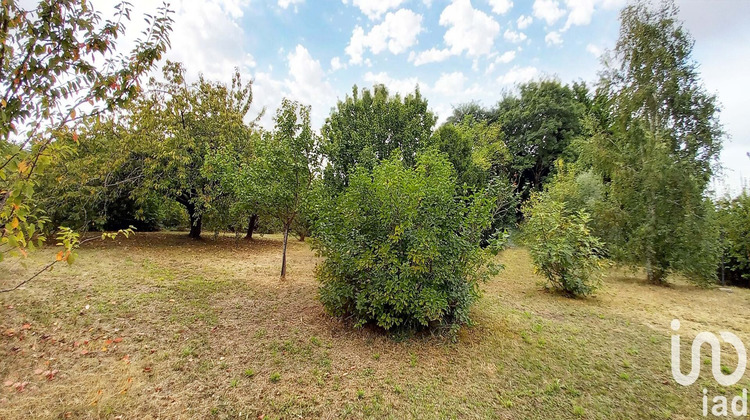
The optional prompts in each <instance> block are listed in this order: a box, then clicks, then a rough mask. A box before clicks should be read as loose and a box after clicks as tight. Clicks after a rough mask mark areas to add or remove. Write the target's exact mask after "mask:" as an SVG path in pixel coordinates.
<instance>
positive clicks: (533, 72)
mask: <svg viewBox="0 0 750 420" xmlns="http://www.w3.org/2000/svg"><path fill="white" fill-rule="evenodd" d="M537 76H539V70H538V69H537V68H536V67H519V66H515V67H513V68H512V69H510V70H509V71H508V72H507V73H505V74H504V75H502V76H500V77H498V78H497V82H498V83H500V84H501V85H517V84H521V83H526V82H528V81H530V80H532V79H534V78H536V77H537Z"/></svg>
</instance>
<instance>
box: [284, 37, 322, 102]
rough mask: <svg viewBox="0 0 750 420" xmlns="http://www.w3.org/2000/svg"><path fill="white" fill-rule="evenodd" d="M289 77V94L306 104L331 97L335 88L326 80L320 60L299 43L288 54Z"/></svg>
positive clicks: (287, 84) (287, 81)
mask: <svg viewBox="0 0 750 420" xmlns="http://www.w3.org/2000/svg"><path fill="white" fill-rule="evenodd" d="M287 62H288V65H289V78H288V79H287V80H286V82H285V83H286V87H287V89H288V92H289V95H290V96H291V97H292V98H294V99H297V100H299V101H301V102H303V103H305V104H317V103H320V101H321V99H322V98H331V97H332V96H333V88H332V87H331V85H330V84H329V83H328V81H327V80H326V75H325V72H324V71H323V67H322V66H321V65H320V61H318V60H315V59H314V58H313V57H312V56H311V55H310V52H309V51H307V48H305V47H303V46H302V45H299V44H298V45H297V47H296V48H295V49H294V51H292V52H290V53H289V54H288V55H287Z"/></svg>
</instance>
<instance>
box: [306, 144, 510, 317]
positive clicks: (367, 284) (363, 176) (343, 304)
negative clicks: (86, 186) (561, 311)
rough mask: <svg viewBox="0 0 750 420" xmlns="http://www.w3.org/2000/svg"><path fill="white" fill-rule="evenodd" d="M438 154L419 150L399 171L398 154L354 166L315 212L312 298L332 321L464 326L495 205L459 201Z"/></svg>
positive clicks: (491, 269)
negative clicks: (316, 295) (317, 259)
mask: <svg viewBox="0 0 750 420" xmlns="http://www.w3.org/2000/svg"><path fill="white" fill-rule="evenodd" d="M455 182H456V179H455V174H454V172H453V168H452V167H451V164H450V162H449V161H448V160H447V158H446V157H445V155H443V154H441V153H439V152H437V151H435V150H434V149H429V150H427V151H424V152H422V153H421V154H419V155H418V156H417V158H416V165H415V166H412V165H408V164H407V163H406V162H405V161H404V160H402V159H401V158H400V157H399V156H398V155H394V156H393V157H392V158H391V159H388V160H385V161H383V162H381V163H379V164H377V165H376V166H375V167H374V168H373V169H372V170H368V169H367V168H365V167H362V166H360V167H358V168H357V169H356V171H355V172H354V173H353V174H352V176H351V178H350V182H349V186H348V187H347V188H346V189H345V190H344V191H343V192H342V193H341V194H340V195H339V196H338V197H337V198H335V199H334V200H333V201H331V202H330V205H329V206H327V207H325V208H324V209H323V215H322V216H321V218H320V221H319V223H318V224H317V226H316V230H315V246H316V248H317V249H318V250H319V251H320V253H321V255H322V256H324V257H325V261H324V262H323V263H322V265H321V266H320V268H319V270H318V273H317V277H318V279H319V280H320V282H321V286H320V299H321V301H322V302H323V305H324V306H325V308H326V310H327V311H328V312H330V313H331V314H333V315H335V316H344V315H349V316H351V317H352V318H353V319H354V320H355V322H356V325H357V326H362V325H365V324H367V323H370V322H372V323H375V324H376V325H378V326H379V327H381V328H384V329H386V330H388V329H392V328H423V327H427V326H430V325H434V326H440V327H443V328H447V329H450V330H452V331H455V330H456V329H458V328H459V327H460V326H462V325H465V324H468V323H469V322H470V318H469V309H470V307H471V305H472V304H473V303H474V302H475V301H476V300H477V298H478V297H479V294H480V291H479V284H480V283H481V282H482V281H484V280H486V279H488V278H489V276H491V275H492V274H494V273H496V272H497V271H496V269H497V267H496V266H495V265H494V264H492V263H491V259H490V258H489V256H490V255H491V254H492V252H493V251H497V250H498V247H497V244H495V246H492V247H488V248H487V249H483V248H482V247H480V241H481V237H482V235H481V234H482V232H483V231H484V230H485V229H486V228H487V227H489V226H490V224H491V222H492V213H493V210H494V207H495V204H496V202H495V200H494V198H493V197H492V196H491V195H488V194H486V193H485V191H480V192H477V193H475V194H473V195H472V196H470V197H461V196H459V195H458V192H457V189H456V184H455Z"/></svg>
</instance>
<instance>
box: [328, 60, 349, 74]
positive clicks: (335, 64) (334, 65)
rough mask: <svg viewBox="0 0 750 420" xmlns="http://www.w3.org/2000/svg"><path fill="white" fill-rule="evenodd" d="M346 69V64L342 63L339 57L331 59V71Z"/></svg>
mask: <svg viewBox="0 0 750 420" xmlns="http://www.w3.org/2000/svg"><path fill="white" fill-rule="evenodd" d="M345 67H346V64H344V63H342V62H341V59H340V58H338V57H333V58H332V59H331V71H332V72H333V71H339V70H341V69H343V68H345Z"/></svg>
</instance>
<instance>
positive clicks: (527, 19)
mask: <svg viewBox="0 0 750 420" xmlns="http://www.w3.org/2000/svg"><path fill="white" fill-rule="evenodd" d="M532 22H534V18H532V17H531V16H526V15H521V16H519V17H518V20H517V21H516V26H518V29H521V30H523V29H526V28H528V27H529V25H531V23H532Z"/></svg>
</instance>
